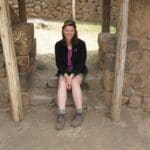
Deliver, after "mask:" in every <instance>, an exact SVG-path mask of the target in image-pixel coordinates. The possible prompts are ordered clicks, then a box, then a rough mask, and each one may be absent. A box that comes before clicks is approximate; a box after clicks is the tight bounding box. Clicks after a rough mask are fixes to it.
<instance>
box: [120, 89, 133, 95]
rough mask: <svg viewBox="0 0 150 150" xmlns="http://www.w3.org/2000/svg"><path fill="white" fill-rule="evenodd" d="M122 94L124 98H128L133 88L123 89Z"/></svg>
mask: <svg viewBox="0 0 150 150" xmlns="http://www.w3.org/2000/svg"><path fill="white" fill-rule="evenodd" d="M122 94H123V96H125V97H130V96H131V95H132V94H133V88H132V87H123V91H122Z"/></svg>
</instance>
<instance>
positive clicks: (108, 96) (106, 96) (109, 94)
mask: <svg viewBox="0 0 150 150" xmlns="http://www.w3.org/2000/svg"><path fill="white" fill-rule="evenodd" d="M104 101H105V103H106V105H107V106H111V104H112V92H104Z"/></svg>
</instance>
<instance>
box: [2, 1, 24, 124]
mask: <svg viewBox="0 0 150 150" xmlns="http://www.w3.org/2000/svg"><path fill="white" fill-rule="evenodd" d="M0 18H1V20H0V33H1V40H2V46H3V54H4V57H5V64H6V69H7V78H8V84H9V93H10V98H11V108H12V117H13V120H14V121H16V122H18V121H21V120H22V119H23V110H22V97H21V89H20V82H19V74H18V68H17V61H16V55H15V48H14V42H13V35H12V28H11V21H10V12H9V5H8V1H7V0H0Z"/></svg>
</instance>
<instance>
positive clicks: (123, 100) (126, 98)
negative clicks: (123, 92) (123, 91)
mask: <svg viewBox="0 0 150 150" xmlns="http://www.w3.org/2000/svg"><path fill="white" fill-rule="evenodd" d="M128 102H129V97H125V96H123V97H122V100H121V104H122V105H124V104H127V103H128Z"/></svg>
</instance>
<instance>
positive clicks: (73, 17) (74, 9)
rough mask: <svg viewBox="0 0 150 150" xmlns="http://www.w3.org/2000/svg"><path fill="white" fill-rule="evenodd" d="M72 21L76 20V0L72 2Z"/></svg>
mask: <svg viewBox="0 0 150 150" xmlns="http://www.w3.org/2000/svg"><path fill="white" fill-rule="evenodd" d="M72 19H73V20H76V3H75V0H72Z"/></svg>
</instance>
